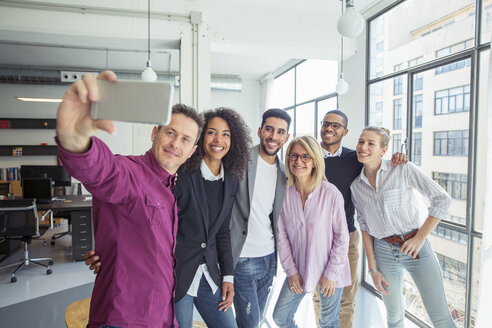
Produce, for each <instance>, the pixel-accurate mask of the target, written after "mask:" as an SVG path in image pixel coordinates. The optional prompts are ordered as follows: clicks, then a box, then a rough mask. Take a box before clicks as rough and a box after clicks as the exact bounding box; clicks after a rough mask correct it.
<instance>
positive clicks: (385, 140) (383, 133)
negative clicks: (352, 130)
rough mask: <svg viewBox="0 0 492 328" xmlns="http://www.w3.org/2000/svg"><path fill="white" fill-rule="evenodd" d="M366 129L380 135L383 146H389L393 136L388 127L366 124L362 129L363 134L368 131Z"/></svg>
mask: <svg viewBox="0 0 492 328" xmlns="http://www.w3.org/2000/svg"><path fill="white" fill-rule="evenodd" d="M366 131H371V132H375V133H376V134H377V135H378V136H379V140H380V145H381V148H384V147H387V146H388V144H389V141H390V139H391V137H390V135H391V132H390V130H388V129H386V128H383V127H382V126H381V127H378V126H374V125H369V126H366V127H365V128H364V129H363V130H362V132H361V134H362V133H364V132H366Z"/></svg>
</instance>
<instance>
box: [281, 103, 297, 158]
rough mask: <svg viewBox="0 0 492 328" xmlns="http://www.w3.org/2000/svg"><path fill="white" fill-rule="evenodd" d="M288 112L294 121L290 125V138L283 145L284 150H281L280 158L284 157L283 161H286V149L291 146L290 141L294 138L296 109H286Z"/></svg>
mask: <svg viewBox="0 0 492 328" xmlns="http://www.w3.org/2000/svg"><path fill="white" fill-rule="evenodd" d="M286 112H287V114H289V115H290V117H291V119H292V121H291V123H290V127H289V134H290V137H289V140H288V141H287V142H286V143H285V144H284V146H283V147H282V150H281V152H280V158H281V159H282V161H284V162H285V151H286V150H287V147H289V143H290V142H291V140H292V138H294V124H295V122H294V120H295V117H294V109H289V110H286Z"/></svg>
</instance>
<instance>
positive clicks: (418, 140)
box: [411, 132, 422, 166]
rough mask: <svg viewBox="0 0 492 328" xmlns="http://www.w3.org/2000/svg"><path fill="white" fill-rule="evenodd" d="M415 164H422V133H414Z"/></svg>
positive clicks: (413, 154)
mask: <svg viewBox="0 0 492 328" xmlns="http://www.w3.org/2000/svg"><path fill="white" fill-rule="evenodd" d="M411 161H412V162H413V163H414V164H415V165H419V166H420V165H422V133H420V132H419V133H413V134H412V158H411Z"/></svg>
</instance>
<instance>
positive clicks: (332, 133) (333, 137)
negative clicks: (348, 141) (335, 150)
mask: <svg viewBox="0 0 492 328" xmlns="http://www.w3.org/2000/svg"><path fill="white" fill-rule="evenodd" d="M323 121H325V122H331V123H339V124H341V125H340V127H339V128H338V129H334V128H333V126H331V125H330V126H328V127H326V128H324V127H321V131H320V134H321V140H322V146H323V148H325V149H326V148H328V146H332V145H341V143H342V138H343V137H345V136H346V135H347V133H348V129H346V128H344V126H345V125H346V123H345V122H344V121H343V117H341V116H340V115H337V114H334V113H331V114H327V115H326V116H325V117H324V118H323Z"/></svg>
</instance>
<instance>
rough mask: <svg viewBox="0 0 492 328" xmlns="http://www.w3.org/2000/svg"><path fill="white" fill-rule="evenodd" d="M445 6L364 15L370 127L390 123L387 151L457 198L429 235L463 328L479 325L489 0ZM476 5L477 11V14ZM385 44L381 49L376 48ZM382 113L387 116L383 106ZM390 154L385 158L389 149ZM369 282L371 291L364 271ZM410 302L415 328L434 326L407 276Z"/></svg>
mask: <svg viewBox="0 0 492 328" xmlns="http://www.w3.org/2000/svg"><path fill="white" fill-rule="evenodd" d="M443 4H444V2H443V1H428V0H400V1H393V2H392V4H391V5H390V6H389V7H388V8H386V9H384V10H382V11H381V12H379V13H377V14H376V15H374V16H373V17H369V18H368V40H367V46H368V47H367V52H366V53H367V58H366V59H367V60H366V62H367V63H368V66H367V72H366V76H367V80H366V85H367V90H366V94H367V95H368V96H367V104H366V110H367V122H366V124H374V123H375V122H377V121H382V122H383V126H392V127H393V130H394V131H392V132H393V140H392V144H390V149H392V150H393V151H396V150H397V149H398V148H400V147H401V146H402V145H404V146H405V147H403V149H404V150H405V151H407V154H408V155H409V158H410V160H411V161H412V162H414V163H415V164H417V165H419V168H420V169H421V170H422V171H423V172H424V173H425V174H426V175H427V176H429V177H431V178H432V179H434V180H435V181H436V182H438V183H439V184H440V185H441V186H442V187H443V188H444V189H445V190H446V191H447V192H448V194H449V195H450V196H451V197H452V204H451V206H450V209H449V214H450V215H449V218H446V219H443V220H442V222H441V223H440V224H439V226H438V227H437V228H436V229H435V231H433V233H432V234H431V235H430V237H429V238H430V239H431V241H432V246H433V248H434V251H435V253H436V254H437V256H438V258H439V260H440V263H441V267H442V268H443V275H444V288H445V292H446V297H447V300H448V303H449V308H450V311H451V314H452V316H453V318H454V321H455V323H456V324H457V326H458V327H460V328H465V327H466V328H473V327H474V325H475V316H476V310H477V294H478V293H477V291H478V290H479V281H478V272H479V270H480V262H479V261H477V260H476V259H475V257H477V256H478V255H479V254H480V251H481V249H480V246H481V238H482V232H481V229H482V227H483V223H482V222H483V216H484V215H483V204H484V203H485V202H486V200H484V199H483V194H484V189H485V183H484V182H483V181H482V180H483V179H480V178H477V177H478V176H483V175H484V172H486V166H487V163H485V162H486V161H485V160H484V155H483V154H486V151H485V149H486V148H485V147H486V146H487V145H486V140H487V138H486V132H483V131H486V129H485V128H484V127H485V124H486V123H484V122H485V121H486V120H487V116H486V115H485V114H484V113H485V112H486V110H487V95H486V94H487V92H486V90H487V83H488V80H487V79H488V74H487V73H488V69H489V67H488V60H489V53H490V51H489V50H488V46H489V44H488V42H489V40H490V36H491V35H492V18H491V17H492V0H481V1H478V0H477V1H475V0H453V1H447V2H446V3H445V5H443ZM478 5H482V8H481V9H482V10H481V11H477V10H476V8H477V6H478ZM477 22H480V24H477ZM479 27H480V28H479ZM376 29H377V31H378V33H376ZM381 42H382V44H384V47H383V51H382V52H381V51H376V50H377V49H376V48H377V46H376V44H378V43H381ZM381 59H382V62H381ZM376 78H377V79H376ZM407 86H409V87H408V88H407ZM376 90H378V92H375V91H376ZM408 92H410V93H409V94H407V93H408ZM400 98H401V101H400ZM381 107H382V109H383V110H382V117H381V114H379V111H378V110H377V109H379V108H381ZM445 114H448V115H445ZM408 119H411V122H410V124H409V123H407V120H408ZM475 136H476V137H475ZM385 156H386V157H385V158H389V157H390V156H391V154H390V152H389V151H388V152H387V154H386V155H385ZM477 158H481V159H482V160H481V161H479V160H478V159H477ZM489 166H490V165H489ZM472 173H473V174H472ZM470 209H473V210H470ZM424 210H425V209H424ZM467 273H470V274H468V275H467ZM363 285H364V286H366V287H368V288H370V289H371V286H372V279H371V278H370V277H369V276H368V275H366V274H364V276H363ZM371 290H373V291H375V289H371ZM404 298H405V309H406V311H407V314H409V318H410V319H411V320H412V321H414V322H415V323H416V324H417V325H418V326H421V327H431V325H432V324H431V322H430V320H429V318H428V317H427V314H426V311H425V307H424V305H423V303H422V300H421V299H420V297H419V296H418V292H417V288H416V286H415V284H414V282H413V280H412V279H411V277H410V276H409V275H405V277H404Z"/></svg>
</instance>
